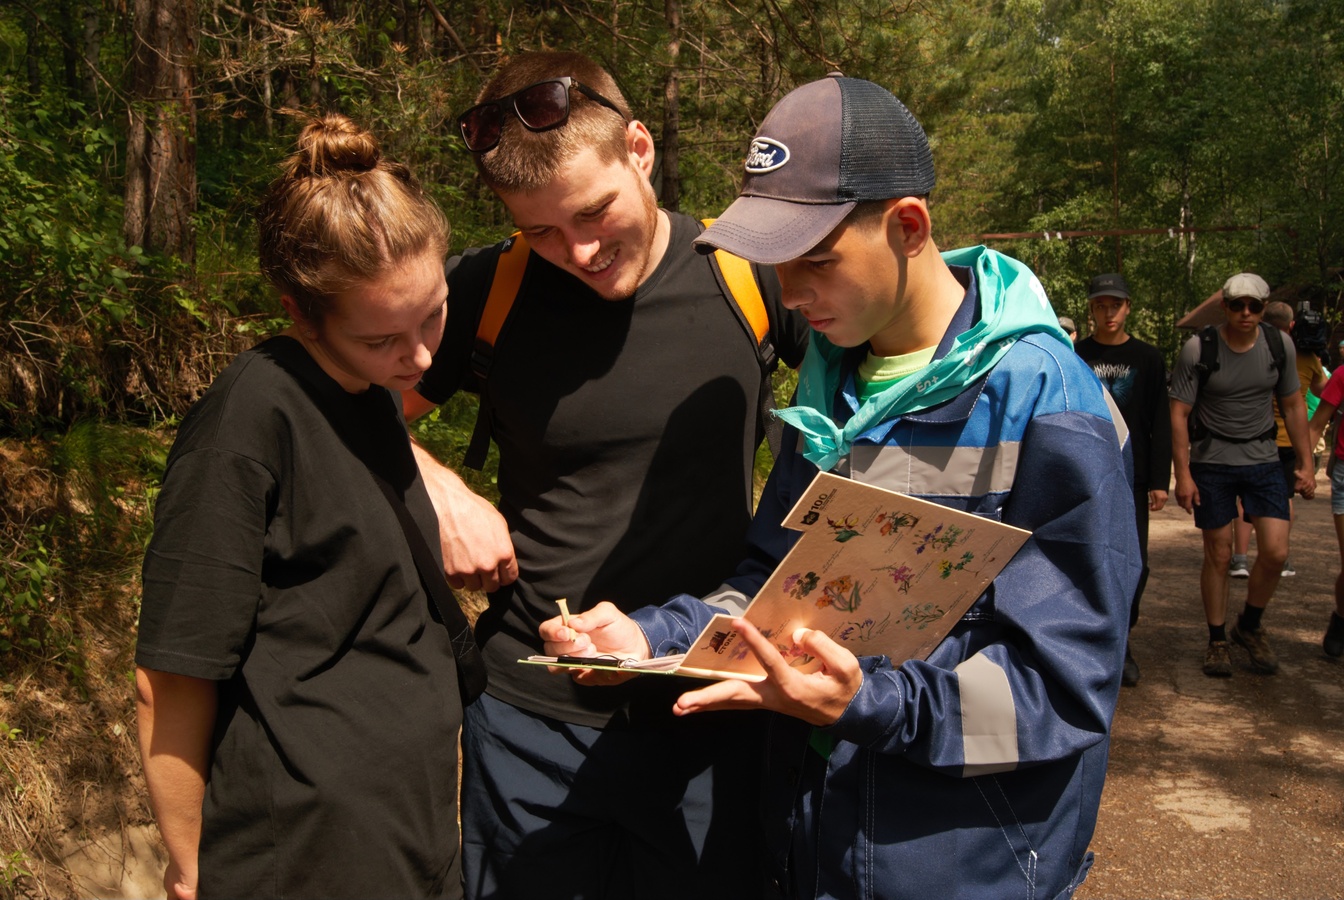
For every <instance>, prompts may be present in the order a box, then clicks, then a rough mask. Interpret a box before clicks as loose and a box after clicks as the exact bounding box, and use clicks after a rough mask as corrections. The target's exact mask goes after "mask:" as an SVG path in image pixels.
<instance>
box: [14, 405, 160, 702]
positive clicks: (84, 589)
mask: <svg viewBox="0 0 1344 900" xmlns="http://www.w3.org/2000/svg"><path fill="white" fill-rule="evenodd" d="M45 446H46V448H47V450H48V456H47V458H46V459H45V468H46V471H48V472H50V473H51V475H52V482H51V484H50V487H49V488H48V489H47V490H38V489H36V488H34V489H33V491H32V494H31V496H28V497H27V498H25V499H24V500H22V501H21V500H19V499H17V498H10V502H7V503H6V504H4V506H3V507H0V513H3V514H4V518H3V520H0V526H2V527H0V670H2V671H6V672H19V671H26V670H33V669H39V668H42V667H44V666H53V667H55V668H58V669H61V670H63V671H64V672H65V673H67V675H68V676H69V677H70V678H71V679H72V681H73V682H74V683H75V684H76V685H78V684H79V683H80V682H81V680H82V679H83V677H84V674H85V669H86V662H85V658H84V654H85V646H84V638H83V631H84V626H83V624H82V623H83V617H84V615H85V614H86V612H87V611H88V606H89V604H90V603H91V602H95V601H96V598H97V597H98V594H99V591H98V588H99V587H100V586H101V585H102V584H103V583H104V582H105V581H107V580H112V581H122V580H124V579H125V578H126V577H127V575H128V570H130V569H131V568H133V567H134V566H136V565H138V563H139V559H140V557H141V555H142V554H143V552H144V547H145V545H146V543H147V542H148V538H149V534H150V531H151V527H152V526H151V521H150V509H151V506H152V502H153V499H154V496H155V495H156V494H157V490H158V480H159V475H160V472H161V471H162V467H163V463H164V447H163V444H162V441H161V438H159V437H158V436H156V435H154V434H153V433H150V432H146V431H144V430H142V429H138V428H130V427H127V426H124V425H114V424H107V423H103V422H92V421H85V422H80V423H77V424H76V425H75V426H73V427H72V428H70V429H68V430H67V431H66V432H64V433H62V434H59V435H54V436H52V437H51V438H50V441H49V443H48V444H46V445H45ZM20 504H22V505H20Z"/></svg>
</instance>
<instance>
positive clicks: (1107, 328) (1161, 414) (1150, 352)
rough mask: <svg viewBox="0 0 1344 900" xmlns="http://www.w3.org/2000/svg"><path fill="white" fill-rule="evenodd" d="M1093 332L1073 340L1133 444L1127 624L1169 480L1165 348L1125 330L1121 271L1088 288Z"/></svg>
mask: <svg viewBox="0 0 1344 900" xmlns="http://www.w3.org/2000/svg"><path fill="white" fill-rule="evenodd" d="M1087 303H1088V311H1089V313H1090V314H1091V317H1092V333H1091V334H1090V335H1089V336H1087V337H1086V338H1084V339H1083V340H1081V341H1079V342H1078V343H1077V344H1076V345H1075V346H1076V347H1077V349H1078V355H1079V356H1080V357H1082V359H1083V362H1085V363H1087V364H1088V365H1089V366H1091V367H1092V371H1093V372H1095V373H1096V375H1097V378H1099V379H1101V383H1102V384H1104V385H1106V389H1107V390H1108V391H1110V393H1111V397H1112V398H1114V400H1115V403H1116V405H1117V406H1119V407H1120V413H1121V415H1123V416H1124V418H1125V425H1126V427H1128V428H1129V440H1130V446H1131V447H1132V448H1133V450H1134V525H1135V528H1136V529H1137V531H1138V535H1139V552H1140V554H1141V555H1142V558H1143V574H1142V575H1140V576H1139V586H1138V587H1137V588H1135V590H1134V601H1133V603H1131V604H1130V607H1129V627H1130V630H1131V631H1132V630H1133V628H1134V626H1135V625H1136V624H1138V621H1139V600H1140V599H1141V598H1142V597H1143V588H1144V585H1145V584H1147V583H1148V513H1149V512H1150V511H1151V512H1157V511H1158V510H1160V509H1161V508H1162V507H1163V506H1165V505H1166V502H1167V488H1168V486H1169V484H1170V481H1171V414H1170V411H1169V409H1168V405H1167V364H1166V362H1165V361H1164V360H1163V359H1162V351H1161V350H1158V349H1157V348H1156V347H1154V346H1153V345H1152V344H1149V343H1145V342H1144V341H1141V340H1139V339H1138V338H1136V337H1134V336H1133V335H1132V334H1130V333H1129V332H1128V331H1126V330H1125V320H1126V319H1128V318H1129V312H1130V297H1129V285H1127V284H1126V283H1125V277H1124V276H1123V275H1120V274H1118V273H1108V274H1104V275H1097V276H1095V277H1094V278H1093V279H1092V281H1091V283H1090V284H1089V285H1088V288H1087ZM1138 683H1139V664H1138V662H1137V661H1136V660H1135V659H1134V655H1133V653H1131V652H1130V646H1129V643H1128V642H1126V644H1125V668H1124V676H1123V680H1122V684H1126V685H1130V686H1132V685H1135V684H1138Z"/></svg>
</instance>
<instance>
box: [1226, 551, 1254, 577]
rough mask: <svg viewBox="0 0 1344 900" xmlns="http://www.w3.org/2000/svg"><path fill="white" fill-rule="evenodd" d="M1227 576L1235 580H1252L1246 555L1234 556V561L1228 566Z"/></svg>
mask: <svg viewBox="0 0 1344 900" xmlns="http://www.w3.org/2000/svg"><path fill="white" fill-rule="evenodd" d="M1227 574H1229V575H1231V576H1232V577H1233V578H1250V577H1251V567H1250V566H1248V565H1246V554H1244V553H1234V554H1232V561H1231V562H1230V563H1228V564H1227Z"/></svg>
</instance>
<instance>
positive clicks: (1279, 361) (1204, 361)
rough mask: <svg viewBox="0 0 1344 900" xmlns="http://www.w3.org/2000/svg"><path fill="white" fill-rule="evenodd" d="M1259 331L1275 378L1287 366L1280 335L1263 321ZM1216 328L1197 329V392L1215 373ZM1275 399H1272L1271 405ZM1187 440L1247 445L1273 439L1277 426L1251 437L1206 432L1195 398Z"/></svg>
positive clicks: (1285, 353)
mask: <svg viewBox="0 0 1344 900" xmlns="http://www.w3.org/2000/svg"><path fill="white" fill-rule="evenodd" d="M1260 330H1261V331H1262V332H1263V333H1264V335H1265V344H1266V346H1268V347H1269V356H1270V359H1271V360H1272V361H1273V365H1274V372H1275V374H1276V375H1278V374H1280V373H1282V372H1283V367H1284V365H1285V364H1286V363H1287V359H1288V351H1287V349H1286V348H1285V347H1284V345H1283V332H1281V331H1279V329H1277V328H1275V327H1274V326H1273V325H1270V324H1268V323H1267V322H1261V323H1260ZM1218 366H1219V363H1218V326H1217V325H1205V326H1204V327H1203V328H1201V329H1200V330H1199V362H1197V363H1196V364H1195V372H1196V374H1197V375H1198V377H1199V390H1200V393H1203V390H1204V385H1205V384H1206V383H1207V382H1208V380H1209V376H1210V375H1212V374H1213V373H1214V372H1217V371H1218ZM1277 401H1278V398H1277V397H1275V402H1277ZM1189 422H1190V440H1192V441H1199V440H1207V439H1208V438H1217V439H1218V440H1220V441H1223V442H1224V443H1228V444H1250V443H1253V442H1255V441H1264V440H1271V441H1272V440H1274V438H1275V437H1276V436H1277V435H1278V425H1277V424H1274V425H1270V426H1269V429H1268V430H1267V431H1265V432H1263V433H1261V434H1257V435H1255V436H1254V437H1248V438H1242V437H1230V436H1228V435H1225V434H1219V433H1218V432H1216V431H1212V430H1211V429H1209V427H1208V426H1207V425H1205V424H1204V423H1203V421H1201V420H1200V418H1199V396H1198V395H1196V396H1195V405H1194V407H1192V408H1191V410H1190V419H1189Z"/></svg>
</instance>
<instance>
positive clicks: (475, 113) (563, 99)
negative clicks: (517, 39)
mask: <svg viewBox="0 0 1344 900" xmlns="http://www.w3.org/2000/svg"><path fill="white" fill-rule="evenodd" d="M570 88H574V89H575V90H577V91H578V92H579V93H580V94H583V96H585V97H587V98H588V99H589V100H592V101H593V102H594V103H600V104H602V105H603V106H605V107H606V108H607V109H609V110H611V111H612V112H614V113H616V115H618V116H620V117H621V119H622V120H624V119H625V113H623V112H621V111H620V110H619V109H617V108H616V104H615V103H612V102H611V101H610V100H608V99H607V98H606V97H603V96H602V95H601V94H599V93H598V92H597V91H595V90H593V89H592V88H590V87H588V86H586V85H582V84H579V83H578V82H577V81H575V80H574V79H573V78H570V77H569V76H568V75H562V76H561V77H559V78H548V79H546V80H545V81H538V82H537V83H536V84H529V85H528V86H527V87H525V88H523V89H521V90H517V91H514V92H513V93H512V94H509V95H508V96H505V97H500V98H499V99H498V100H487V101H485V102H484V103H478V104H476V105H475V106H473V107H472V108H471V109H469V110H467V111H466V112H464V113H463V114H462V115H460V116H458V117H457V127H458V129H459V130H461V132H462V140H464V141H466V144H467V149H468V150H470V151H471V152H472V153H485V152H487V151H489V150H493V149H495V147H496V146H497V145H498V144H499V137H500V135H501V134H503V132H504V116H505V114H506V113H508V112H512V113H513V114H514V115H515V116H517V117H518V121H519V122H522V123H523V127H524V128H526V129H527V130H528V131H547V130H549V129H551V128H558V127H559V126H561V125H563V124H565V122H567V121H568V120H569V89H570Z"/></svg>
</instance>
